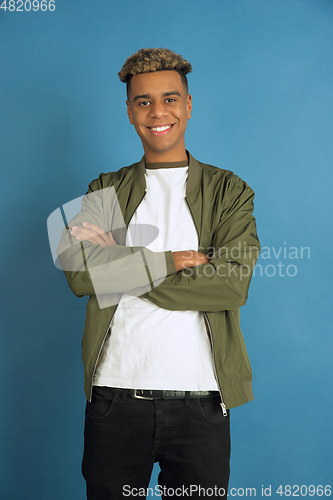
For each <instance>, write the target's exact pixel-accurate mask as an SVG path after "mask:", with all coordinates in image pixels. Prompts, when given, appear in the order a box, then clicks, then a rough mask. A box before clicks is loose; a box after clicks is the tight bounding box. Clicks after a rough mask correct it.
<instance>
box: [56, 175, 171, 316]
mask: <svg viewBox="0 0 333 500" xmlns="http://www.w3.org/2000/svg"><path fill="white" fill-rule="evenodd" d="M95 188H96V181H94V183H92V184H91V185H90V187H89V191H88V193H87V194H86V195H85V196H84V197H83V200H82V205H81V212H80V213H78V214H77V215H76V216H75V217H74V218H73V219H72V220H71V221H70V222H69V224H68V225H67V226H66V228H65V229H64V230H63V233H62V237H61V241H60V243H59V245H58V249H57V254H58V259H59V262H60V266H59V267H61V268H62V269H63V271H64V273H65V275H66V278H67V281H68V284H69V286H70V288H71V290H72V291H73V293H74V294H75V295H77V296H79V297H81V296H83V295H97V299H98V302H99V305H100V307H107V306H110V305H113V304H116V303H117V302H119V299H120V296H121V295H120V296H119V294H122V293H126V292H129V293H132V294H133V295H141V294H142V293H145V292H146V291H147V290H150V288H151V286H152V283H153V282H154V283H155V284H158V283H160V282H161V281H163V279H164V278H165V277H166V276H167V275H168V274H171V273H175V272H176V268H175V264H174V260H173V257H172V253H171V251H169V252H151V251H150V250H148V249H147V248H145V247H144V246H135V247H133V246H132V247H131V246H126V245H125V241H126V229H127V228H126V226H125V224H124V220H123V215H122V212H121V210H120V206H119V203H118V200H117V196H116V193H115V190H114V188H113V187H112V186H111V187H108V188H105V189H98V188H97V189H95ZM83 222H92V223H94V224H96V225H97V226H99V227H100V228H101V229H103V230H104V231H105V232H108V231H111V232H112V234H113V236H114V237H115V239H116V241H117V245H111V246H108V247H106V248H103V247H101V246H100V245H95V244H92V243H90V242H88V241H78V240H76V238H75V237H73V236H71V234H70V233H71V229H72V227H73V226H74V225H76V226H78V225H82V224H83ZM118 242H119V244H118Z"/></svg>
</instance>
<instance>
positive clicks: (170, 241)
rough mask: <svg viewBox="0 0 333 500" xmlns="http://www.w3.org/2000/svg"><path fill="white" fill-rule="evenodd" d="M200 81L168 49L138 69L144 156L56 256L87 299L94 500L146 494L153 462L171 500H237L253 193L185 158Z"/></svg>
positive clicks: (143, 58)
mask: <svg viewBox="0 0 333 500" xmlns="http://www.w3.org/2000/svg"><path fill="white" fill-rule="evenodd" d="M190 71H191V65H190V64H189V63H188V62H187V61H185V60H184V59H183V58H182V57H181V56H180V55H177V54H175V53H174V52H171V51H170V50H168V49H141V50H140V51H139V52H137V53H135V54H134V55H132V56H131V57H129V58H128V59H127V61H126V62H125V64H124V66H123V68H122V70H121V71H120V73H119V77H120V79H121V81H123V82H126V83H127V101H126V104H127V113H128V117H129V120H130V123H131V124H132V125H134V127H135V130H136V132H137V134H138V135H139V137H140V139H141V141H142V145H143V149H144V157H143V158H142V159H141V161H140V162H139V163H135V164H133V165H131V166H129V167H124V168H122V169H120V170H119V171H118V172H110V173H109V174H101V175H100V177H99V179H97V180H95V181H93V182H92V183H91V184H90V186H89V191H88V194H87V196H86V197H85V198H84V200H83V202H82V211H81V212H80V213H79V214H78V215H77V216H76V217H75V218H74V219H73V220H72V221H71V222H70V224H69V226H68V227H69V229H68V230H65V231H64V234H63V238H62V242H61V244H60V246H59V249H58V253H59V259H60V261H61V264H62V267H63V269H64V271H65V274H66V277H67V280H68V283H69V285H70V287H71V289H72V290H73V292H74V293H75V294H76V295H78V296H82V295H89V296H90V298H89V301H88V306H87V316H86V324H85V330H84V336H83V361H84V365H85V391H86V395H87V399H88V402H87V407H86V421H85V446H84V457H83V466H82V470H83V475H84V478H85V480H86V483H87V497H88V499H89V500H111V499H116V500H119V499H120V498H123V497H126V496H127V497H131V496H138V495H139V496H143V495H145V494H146V492H147V487H148V484H149V479H150V475H151V471H152V468H153V464H154V462H159V464H160V467H161V472H160V475H159V485H160V486H159V488H160V489H159V490H158V494H162V497H163V498H170V497H174V498H177V497H178V498H179V497H183V496H192V497H193V498H195V497H200V498H222V497H223V496H226V493H227V487H228V479H229V458H230V428H229V408H232V407H235V406H238V405H241V404H244V403H246V402H247V401H249V400H251V399H253V397H252V389H251V379H252V375H251V368H250V364H249V360H248V356H247V353H246V348H245V344H244V340H243V337H242V333H241V330H240V326H239V307H240V306H242V305H244V304H245V302H246V299H247V293H248V288H249V284H250V279H251V273H252V269H253V267H254V265H255V261H256V258H257V257H258V252H259V242H258V238H257V235H256V226H255V220H254V217H253V215H252V210H253V197H254V193H253V191H252V190H251V189H250V188H249V187H248V186H247V185H246V183H244V182H243V181H242V180H241V179H239V178H238V177H237V176H235V175H234V174H233V173H231V172H230V171H226V170H222V169H219V168H217V167H213V166H211V165H206V164H204V163H201V162H198V161H197V160H195V159H194V158H193V157H192V156H191V155H190V154H189V153H188V152H187V151H186V149H185V138H184V137H185V130H186V125H187V120H188V119H189V118H190V117H191V110H192V99H191V95H190V94H189V93H188V87H187V78H186V74H188V73H189V72H190ZM121 221H123V222H122V223H121ZM122 225H123V226H124V227H125V231H124V230H122V228H121V226H122ZM156 228H157V229H156ZM147 238H148V240H149V241H148V243H147V242H146V243H145V241H147Z"/></svg>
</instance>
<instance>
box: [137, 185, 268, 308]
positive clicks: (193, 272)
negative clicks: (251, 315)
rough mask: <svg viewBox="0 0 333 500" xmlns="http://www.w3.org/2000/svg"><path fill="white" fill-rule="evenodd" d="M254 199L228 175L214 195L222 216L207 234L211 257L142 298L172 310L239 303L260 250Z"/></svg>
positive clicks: (222, 306)
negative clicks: (216, 194) (224, 185)
mask: <svg viewBox="0 0 333 500" xmlns="http://www.w3.org/2000/svg"><path fill="white" fill-rule="evenodd" d="M253 198H254V193H253V191H252V189H251V188H250V187H249V186H248V185H247V184H246V183H245V182H243V181H242V180H241V179H239V178H238V177H236V176H233V178H232V179H231V180H229V181H228V183H227V185H226V187H225V189H224V190H223V195H221V194H220V195H219V198H218V199H217V200H215V201H216V203H217V204H218V205H220V208H219V210H220V213H221V216H220V218H219V220H218V222H217V223H216V227H215V228H214V229H213V233H212V241H211V247H212V249H213V253H212V255H211V260H210V262H209V263H207V264H202V265H198V266H195V267H192V268H188V269H185V270H183V271H180V272H178V273H176V274H173V275H171V276H168V277H167V278H166V279H165V280H164V281H163V282H162V283H161V284H160V285H158V286H157V287H156V288H153V289H152V290H150V291H149V292H148V293H147V294H146V295H145V298H147V299H149V300H150V301H151V302H153V303H154V304H156V305H157V306H159V307H162V308H164V309H169V310H173V311H183V310H196V311H206V312H217V311H223V310H235V309H238V308H239V307H240V306H243V305H244V304H245V303H246V300H247V295H248V289H249V285H250V281H251V276H252V271H253V268H254V266H255V263H256V261H257V259H258V256H259V251H260V243H259V240H258V237H257V231H256V223H255V218H254V216H253V215H252V212H253ZM221 206H222V210H221Z"/></svg>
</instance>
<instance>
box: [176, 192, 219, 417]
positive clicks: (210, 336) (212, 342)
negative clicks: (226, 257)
mask: <svg viewBox="0 0 333 500" xmlns="http://www.w3.org/2000/svg"><path fill="white" fill-rule="evenodd" d="M185 201H186V204H187V206H188V209H189V211H190V214H191V217H192V220H193V224H194V227H195V229H196V232H197V235H198V241H200V235H199V231H198V229H197V226H196V224H195V221H194V217H193V214H192V210H191V207H190V205H189V203H188V201H187V198H186V196H185ZM202 312H203V315H204V319H205V323H206V326H207V329H208V334H209V339H210V344H211V349H212V356H213V368H214V377H215V380H216V383H217V388H218V390H219V394H220V398H221V403H220V405H221V408H222V413H223V416H224V417H227V416H228V412H227V408H226V406H225V403H224V399H223V394H222V389H221V385H220V381H219V379H218V376H217V370H216V363H215V350H214V341H213V333H212V328H211V326H210V323H209V319H208V316H207V313H206V312H205V311H202Z"/></svg>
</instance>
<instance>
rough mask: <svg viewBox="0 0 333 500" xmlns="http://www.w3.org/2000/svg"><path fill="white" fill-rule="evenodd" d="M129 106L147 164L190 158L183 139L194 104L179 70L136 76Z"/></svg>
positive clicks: (128, 102) (130, 117)
mask: <svg viewBox="0 0 333 500" xmlns="http://www.w3.org/2000/svg"><path fill="white" fill-rule="evenodd" d="M126 104H127V114H128V117H129V120H130V122H131V124H132V125H134V127H135V130H136V131H137V134H138V136H139V137H140V139H141V141H142V145H143V149H144V151H145V155H146V161H147V162H162V161H181V160H186V159H187V156H186V151H185V137H184V136H185V130H186V125H187V120H188V119H189V118H191V110H192V102H191V95H190V94H188V93H187V89H186V87H185V85H184V84H183V82H182V80H181V77H180V75H179V73H177V71H156V72H154V73H142V74H138V75H134V76H133V77H132V79H131V82H130V87H129V95H128V100H127V101H126Z"/></svg>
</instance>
